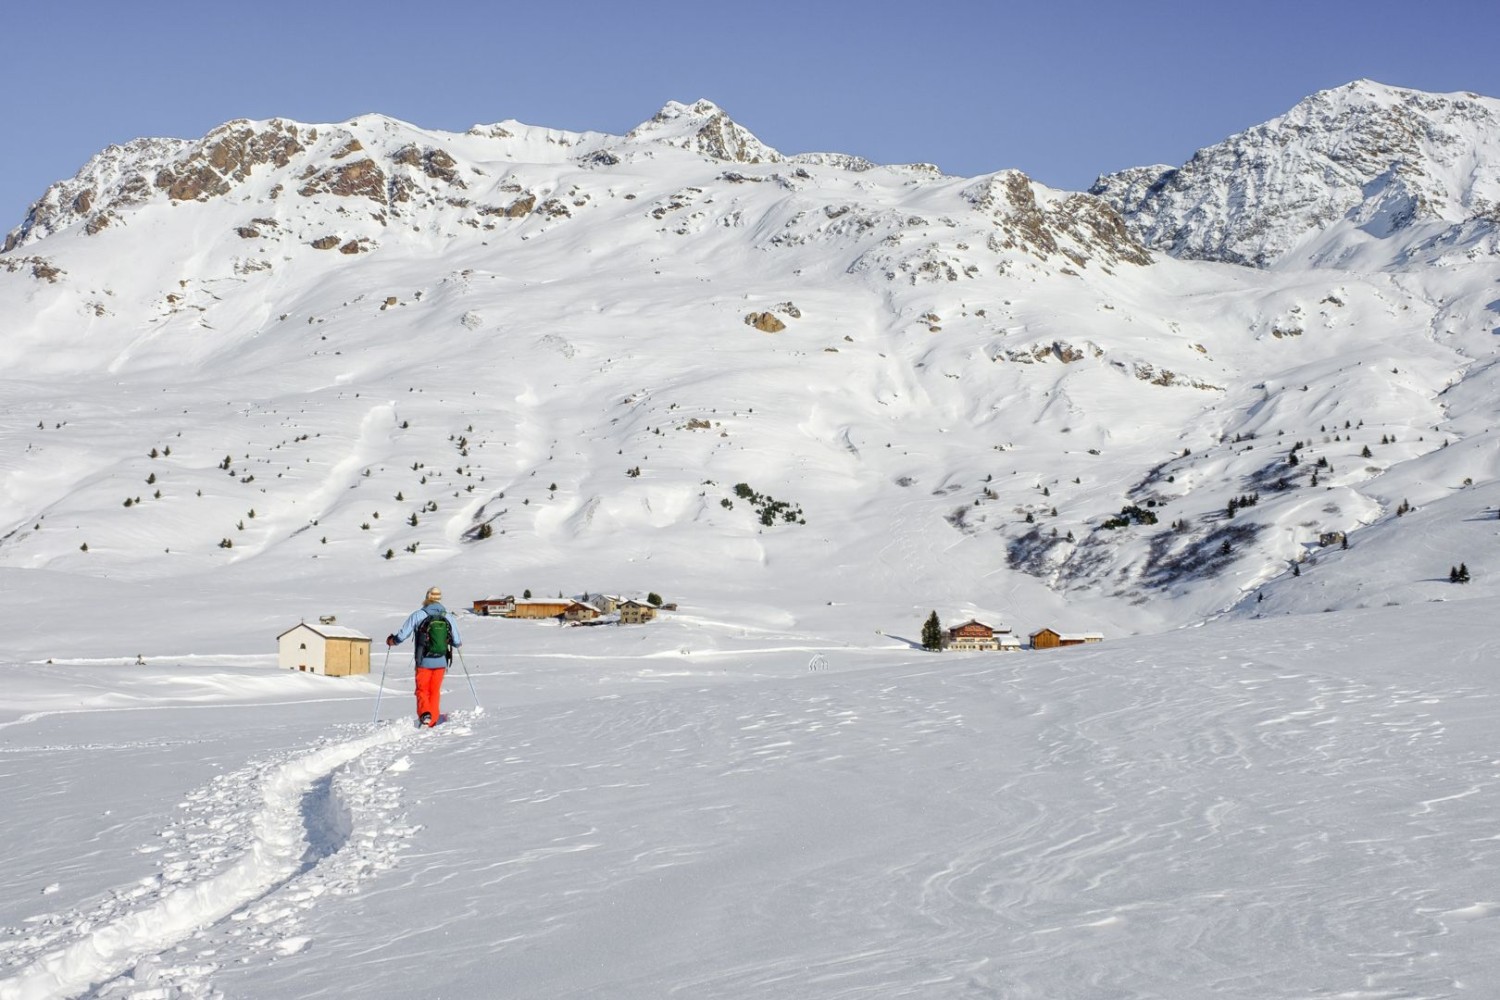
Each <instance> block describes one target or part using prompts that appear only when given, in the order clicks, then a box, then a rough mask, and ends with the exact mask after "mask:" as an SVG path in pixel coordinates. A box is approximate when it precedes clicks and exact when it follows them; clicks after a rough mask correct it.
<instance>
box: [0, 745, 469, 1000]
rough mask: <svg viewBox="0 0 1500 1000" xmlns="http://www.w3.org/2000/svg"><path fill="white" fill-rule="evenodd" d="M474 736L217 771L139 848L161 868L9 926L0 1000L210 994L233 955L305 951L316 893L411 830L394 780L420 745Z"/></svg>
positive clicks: (375, 866) (334, 748) (1, 947)
mask: <svg viewBox="0 0 1500 1000" xmlns="http://www.w3.org/2000/svg"><path fill="white" fill-rule="evenodd" d="M467 731H468V730H467V728H466V727H465V726H463V725H461V724H451V723H450V725H449V726H446V727H443V729H440V730H437V731H435V732H433V733H426V732H421V731H419V730H415V729H411V728H408V727H407V726H406V725H404V724H395V725H389V726H385V727H383V728H381V729H379V730H378V731H376V732H374V733H368V734H366V735H363V736H358V737H354V738H346V739H341V740H332V741H327V742H324V743H322V744H320V745H317V746H315V747H314V748H312V749H311V750H300V751H290V752H286V753H282V754H279V755H277V756H275V757H272V758H270V759H267V760H262V761H257V762H253V763H251V764H249V765H247V766H246V767H244V768H241V769H240V770H238V771H235V772H233V773H231V774H225V775H220V776H219V777H217V778H215V779H214V781H212V782H211V783H210V784H208V785H207V786H205V787H203V788H200V789H198V790H196V791H194V792H192V793H191V794H190V795H188V797H187V798H186V800H185V801H184V802H182V803H181V809H182V811H183V814H182V816H181V818H180V819H178V820H177V821H176V822H174V823H173V824H171V825H170V826H169V827H167V828H166V829H165V830H163V831H162V832H161V835H160V843H159V844H151V845H147V846H144V847H142V848H141V852H142V853H152V854H160V855H161V863H160V869H159V871H158V873H157V874H155V875H153V876H150V877H148V878H145V879H142V880H141V881H140V882H138V883H135V884H132V885H127V886H122V887H119V888H116V889H114V890H112V891H111V892H110V893H109V894H108V895H107V896H106V897H104V898H102V899H100V900H98V901H96V902H95V903H93V904H91V905H90V906H89V907H88V908H86V909H83V908H81V909H79V910H77V911H74V912H70V913H60V914H41V915H38V916H35V917H32V918H30V919H29V920H28V921H27V922H26V923H27V926H26V927H24V928H6V929H4V930H5V932H7V933H8V935H9V940H4V939H0V964H3V966H4V972H5V973H7V974H8V975H7V978H4V979H0V1000H41V998H49V997H58V996H76V995H78V994H81V993H84V992H89V991H92V992H91V995H93V996H97V997H112V996H129V997H132V998H134V1000H146V998H156V997H161V998H165V997H169V996H171V997H212V996H217V995H218V994H217V992H216V991H215V990H214V989H213V988H212V986H211V985H210V982H209V978H210V976H211V975H212V973H213V972H215V971H216V970H217V969H218V968H220V967H221V966H222V965H224V964H225V963H226V962H248V961H250V960H252V958H253V957H256V956H265V955H268V954H269V955H273V956H274V955H277V954H280V955H290V954H294V953H296V952H298V951H300V950H302V949H303V948H305V947H307V946H308V944H309V943H310V941H311V938H310V936H308V934H307V933H306V930H307V928H306V926H305V922H304V918H305V915H306V911H308V910H309V909H310V908H312V907H313V906H314V905H315V904H316V903H317V900H318V899H319V897H321V896H323V895H325V894H334V895H343V894H349V893H353V892H356V891H358V889H359V885H360V883H361V882H362V881H363V880H364V879H365V878H367V877H368V876H370V875H372V874H374V873H377V872H380V871H384V870H386V869H389V868H390V867H392V866H393V865H394V863H395V856H396V854H397V853H398V851H399V850H400V849H401V846H402V844H403V843H404V842H405V841H407V840H408V839H410V837H411V836H412V835H413V834H415V833H416V828H415V827H411V826H408V825H406V824H405V821H404V819H403V818H402V810H401V802H400V798H401V786H400V784H399V782H398V781H397V780H393V779H392V778H391V777H390V775H393V774H399V773H401V772H403V771H405V770H406V769H407V768H408V767H409V766H410V763H411V761H410V757H409V756H408V754H409V753H410V752H412V751H419V750H420V749H422V744H423V742H425V741H429V740H433V739H442V738H444V737H445V736H449V735H453V734H458V733H462V732H467Z"/></svg>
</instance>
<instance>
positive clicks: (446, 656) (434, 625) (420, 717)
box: [385, 587, 463, 726]
mask: <svg viewBox="0 0 1500 1000" xmlns="http://www.w3.org/2000/svg"><path fill="white" fill-rule="evenodd" d="M442 601H443V592H442V591H441V590H439V589H438V588H436V587H433V588H431V589H430V590H428V591H427V595H426V596H425V597H424V598H423V599H422V607H421V608H420V609H419V610H417V611H413V612H412V613H411V614H410V615H408V616H407V618H406V621H404V622H402V623H401V627H400V628H399V629H397V630H396V631H395V632H392V633H391V634H390V635H388V636H386V637H385V644H386V645H387V646H398V645H400V644H401V643H403V642H405V641H406V640H407V639H410V638H413V637H415V638H416V673H417V723H418V725H422V726H435V725H437V723H438V719H439V718H441V716H442V709H441V705H440V702H441V698H442V693H443V675H444V674H445V673H446V672H447V670H448V666H449V665H450V664H451V663H452V662H453V650H454V649H455V648H457V647H458V646H462V645H463V640H462V639H460V638H459V636H458V628H457V626H455V625H454V623H453V620H452V619H451V618H449V617H448V609H447V608H445V607H443V604H442Z"/></svg>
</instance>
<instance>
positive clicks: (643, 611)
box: [615, 601, 656, 625]
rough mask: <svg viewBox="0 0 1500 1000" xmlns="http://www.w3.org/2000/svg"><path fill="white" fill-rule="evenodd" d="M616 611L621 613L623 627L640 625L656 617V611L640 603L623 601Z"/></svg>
mask: <svg viewBox="0 0 1500 1000" xmlns="http://www.w3.org/2000/svg"><path fill="white" fill-rule="evenodd" d="M615 610H616V611H618V612H620V624H621V625H640V624H642V623H644V622H649V621H651V620H652V619H654V618H655V617H656V609H655V608H653V607H652V606H651V605H649V604H642V603H641V602H640V601H621V602H620V603H619V604H618V605H616V607H615Z"/></svg>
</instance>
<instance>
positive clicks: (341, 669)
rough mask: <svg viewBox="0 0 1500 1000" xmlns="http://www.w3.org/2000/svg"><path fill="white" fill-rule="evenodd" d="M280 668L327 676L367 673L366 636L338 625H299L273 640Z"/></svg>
mask: <svg viewBox="0 0 1500 1000" xmlns="http://www.w3.org/2000/svg"><path fill="white" fill-rule="evenodd" d="M276 647H277V653H278V662H279V663H280V664H281V666H282V667H283V668H284V669H287V670H298V671H304V672H306V673H312V674H325V675H327V676H329V677H348V676H350V675H353V674H368V673H369V672H370V637H369V636H367V635H362V634H360V633H359V632H356V631H355V630H354V629H352V628H344V627H342V626H339V625H322V624H319V625H309V624H307V623H306V622H302V623H301V624H300V625H295V626H293V627H292V628H289V629H287V630H286V631H285V632H283V633H281V634H280V635H279V636H277V637H276Z"/></svg>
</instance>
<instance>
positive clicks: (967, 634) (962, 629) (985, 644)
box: [948, 618, 1021, 651]
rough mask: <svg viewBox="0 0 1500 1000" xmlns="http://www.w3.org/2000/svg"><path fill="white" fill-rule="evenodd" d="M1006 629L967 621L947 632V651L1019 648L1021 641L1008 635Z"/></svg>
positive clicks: (971, 620)
mask: <svg viewBox="0 0 1500 1000" xmlns="http://www.w3.org/2000/svg"><path fill="white" fill-rule="evenodd" d="M1009 633H1010V629H1008V628H991V627H990V626H988V625H986V624H985V623H984V622H981V621H975V620H974V619H972V618H971V619H969V620H968V621H966V622H964V623H963V624H962V625H955V626H953V627H952V628H950V629H949V630H948V648H949V649H981V650H990V651H1001V650H1004V651H1010V650H1016V649H1020V648H1021V640H1020V639H1017V638H1016V637H1015V636H1013V635H1010V634H1009Z"/></svg>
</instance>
